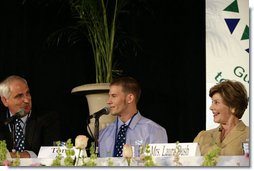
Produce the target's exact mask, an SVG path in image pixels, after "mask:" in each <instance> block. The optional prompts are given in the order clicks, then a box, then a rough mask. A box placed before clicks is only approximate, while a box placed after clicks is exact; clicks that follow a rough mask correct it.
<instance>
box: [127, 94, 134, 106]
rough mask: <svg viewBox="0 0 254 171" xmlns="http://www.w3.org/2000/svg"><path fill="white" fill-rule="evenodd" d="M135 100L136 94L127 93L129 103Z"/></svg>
mask: <svg viewBox="0 0 254 171" xmlns="http://www.w3.org/2000/svg"><path fill="white" fill-rule="evenodd" d="M133 100H134V95H133V94H128V95H127V103H129V104H130V103H132V102H133Z"/></svg>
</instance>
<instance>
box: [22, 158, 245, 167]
mask: <svg viewBox="0 0 254 171" xmlns="http://www.w3.org/2000/svg"><path fill="white" fill-rule="evenodd" d="M53 160H54V159H53V158H26V159H24V158H21V159H20V166H38V165H42V166H51V164H52V162H53ZM85 160H86V161H87V160H89V158H86V159H85ZM203 160H204V157H203V156H182V157H180V159H179V163H178V167H182V166H184V167H186V166H187V167H197V166H201V165H202V162H203ZM109 161H111V162H112V163H111V164H112V165H110V166H111V167H112V166H113V167H114V166H116V167H117V166H120V167H122V166H124V167H128V164H127V161H126V159H125V158H122V157H106V158H97V159H95V162H96V166H101V167H108V166H109ZM153 161H154V162H155V164H156V167H160V166H161V167H176V166H177V165H176V162H174V157H153ZM62 163H63V161H62ZM130 166H131V167H145V166H144V163H143V162H141V161H140V160H139V158H133V159H132V161H131V165H130ZM217 166H219V167H232V166H235V167H250V159H249V158H247V157H245V156H219V158H218V161H217V165H216V167H217Z"/></svg>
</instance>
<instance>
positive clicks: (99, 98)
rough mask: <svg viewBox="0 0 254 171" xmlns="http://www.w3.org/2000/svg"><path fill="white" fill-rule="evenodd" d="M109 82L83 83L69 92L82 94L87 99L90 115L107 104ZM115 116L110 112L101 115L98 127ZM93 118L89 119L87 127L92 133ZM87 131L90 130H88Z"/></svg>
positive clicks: (109, 121) (103, 126)
mask: <svg viewBox="0 0 254 171" xmlns="http://www.w3.org/2000/svg"><path fill="white" fill-rule="evenodd" d="M108 92H109V83H95V84H84V85H81V86H78V87H75V88H73V89H72V91H71V93H73V94H78V95H83V96H85V97H86V99H87V103H88V108H89V114H90V115H92V114H94V113H95V112H97V111H99V110H100V109H102V108H104V107H105V106H107V100H108ZM115 118H116V117H114V116H112V115H111V114H108V115H102V116H101V117H100V118H99V129H102V128H105V127H106V126H107V125H108V124H110V123H111V122H113V121H114V120H115ZM94 124H95V119H94V118H92V119H90V124H89V127H90V129H91V131H92V134H93V135H94ZM88 132H90V131H89V130H88Z"/></svg>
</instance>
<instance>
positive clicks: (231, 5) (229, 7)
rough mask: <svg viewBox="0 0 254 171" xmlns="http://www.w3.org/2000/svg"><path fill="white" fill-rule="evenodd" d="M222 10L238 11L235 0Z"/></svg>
mask: <svg viewBox="0 0 254 171" xmlns="http://www.w3.org/2000/svg"><path fill="white" fill-rule="evenodd" d="M223 11H231V12H237V13H238V12H239V9H238V4H237V0H235V1H233V2H232V3H231V4H230V5H229V6H227V7H226V8H225V9H224V10H223Z"/></svg>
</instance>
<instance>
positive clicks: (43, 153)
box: [38, 146, 87, 158]
mask: <svg viewBox="0 0 254 171" xmlns="http://www.w3.org/2000/svg"><path fill="white" fill-rule="evenodd" d="M72 149H73V150H74V152H75V156H78V153H79V150H78V149H76V148H74V147H73V148H72ZM65 150H66V147H65V146H60V147H58V146H41V148H40V151H39V154H38V158H55V157H56V156H57V154H58V152H60V153H61V155H62V156H63V157H66V154H65ZM80 155H81V156H82V155H84V156H85V157H87V154H86V150H82V151H81V153H80Z"/></svg>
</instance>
